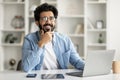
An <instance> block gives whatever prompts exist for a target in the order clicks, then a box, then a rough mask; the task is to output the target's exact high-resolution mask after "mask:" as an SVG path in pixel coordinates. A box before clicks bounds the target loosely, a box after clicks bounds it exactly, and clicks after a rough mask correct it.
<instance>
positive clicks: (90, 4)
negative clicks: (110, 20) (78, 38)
mask: <svg viewBox="0 0 120 80" xmlns="http://www.w3.org/2000/svg"><path fill="white" fill-rule="evenodd" d="M86 4H87V9H86V12H87V14H86V15H87V19H88V20H87V22H86V23H87V24H89V23H91V25H90V24H89V25H87V30H86V31H87V46H86V48H87V51H88V50H103V49H104V50H105V49H107V40H106V38H107V23H106V22H107V12H106V11H107V0H88V1H87V3H86ZM98 20H102V21H103V23H102V25H100V26H102V27H101V29H99V28H98V27H97V26H98V25H97V21H98ZM89 26H91V28H90V27H89ZM100 35H101V40H102V42H99V38H100Z"/></svg>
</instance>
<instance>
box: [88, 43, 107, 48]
mask: <svg viewBox="0 0 120 80" xmlns="http://www.w3.org/2000/svg"><path fill="white" fill-rule="evenodd" d="M88 46H91V47H92V46H96V47H97V46H98V47H101V46H106V43H89V44H88Z"/></svg>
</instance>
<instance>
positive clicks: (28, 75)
mask: <svg viewBox="0 0 120 80" xmlns="http://www.w3.org/2000/svg"><path fill="white" fill-rule="evenodd" d="M36 76H37V74H32V73H31V74H27V75H26V77H27V78H35V77H36Z"/></svg>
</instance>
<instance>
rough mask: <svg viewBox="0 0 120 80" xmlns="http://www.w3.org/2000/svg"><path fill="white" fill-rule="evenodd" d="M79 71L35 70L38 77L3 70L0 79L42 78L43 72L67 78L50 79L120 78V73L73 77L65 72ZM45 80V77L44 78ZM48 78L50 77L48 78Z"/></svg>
mask: <svg viewBox="0 0 120 80" xmlns="http://www.w3.org/2000/svg"><path fill="white" fill-rule="evenodd" d="M72 71H77V70H73V69H67V70H41V71H35V72H32V73H37V77H36V78H26V75H27V73H25V72H20V71H3V72H0V80H42V79H41V74H43V73H47V74H49V73H51V74H54V73H62V74H64V76H65V79H49V80H120V74H108V75H101V76H93V77H83V78H82V77H73V76H68V75H66V74H65V73H66V72H72ZM44 80H45V79H44ZM46 80H48V79H46Z"/></svg>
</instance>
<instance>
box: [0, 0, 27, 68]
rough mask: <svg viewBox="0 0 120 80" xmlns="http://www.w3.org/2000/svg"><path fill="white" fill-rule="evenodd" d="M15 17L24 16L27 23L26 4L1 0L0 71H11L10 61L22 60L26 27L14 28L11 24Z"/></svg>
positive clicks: (11, 0)
mask: <svg viewBox="0 0 120 80" xmlns="http://www.w3.org/2000/svg"><path fill="white" fill-rule="evenodd" d="M15 16H22V17H23V18H24V23H26V22H25V2H24V1H20V0H0V24H1V25H0V70H6V69H10V65H9V60H10V59H12V58H13V59H15V60H16V64H15V66H14V68H16V65H17V62H18V61H19V60H20V59H21V46H22V42H23V40H22V39H23V37H24V34H25V33H26V31H25V27H26V26H25V25H24V26H22V27H23V28H19V29H17V28H14V27H13V26H12V25H11V23H12V20H13V18H14V17H15Z"/></svg>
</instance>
